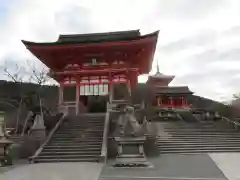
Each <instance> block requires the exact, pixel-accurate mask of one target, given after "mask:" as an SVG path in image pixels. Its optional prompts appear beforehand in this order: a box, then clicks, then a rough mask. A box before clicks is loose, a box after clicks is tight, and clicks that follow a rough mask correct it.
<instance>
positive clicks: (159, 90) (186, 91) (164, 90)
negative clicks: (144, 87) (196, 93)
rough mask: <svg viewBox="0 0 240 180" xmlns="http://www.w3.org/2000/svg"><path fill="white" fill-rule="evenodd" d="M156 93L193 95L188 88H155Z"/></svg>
mask: <svg viewBox="0 0 240 180" xmlns="http://www.w3.org/2000/svg"><path fill="white" fill-rule="evenodd" d="M154 91H155V93H157V94H192V92H191V91H190V90H189V88H188V86H178V87H155V88H154Z"/></svg>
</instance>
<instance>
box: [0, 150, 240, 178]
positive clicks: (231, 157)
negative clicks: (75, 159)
mask: <svg viewBox="0 0 240 180" xmlns="http://www.w3.org/2000/svg"><path fill="white" fill-rule="evenodd" d="M149 161H150V163H152V164H153V167H152V168H146V169H145V168H113V167H111V164H112V163H113V161H110V162H109V163H108V164H107V165H106V166H105V167H103V165H102V164H97V163H45V164H44V163H42V164H28V163H27V162H18V163H17V164H15V165H14V166H10V167H4V168H1V167H0V180H32V179H34V180H42V179H44V180H77V179H80V180H98V178H99V176H100V177H101V178H100V179H102V180H137V179H138V180H139V179H141V180H154V179H158V180H226V178H225V176H226V177H227V178H228V179H229V180H240V171H239V170H240V166H239V164H240V153H218V154H209V155H207V154H199V155H176V154H175V155H161V156H160V157H157V158H152V159H149ZM214 162H215V163H216V164H215V163H214ZM217 166H218V167H219V168H220V169H219V168H218V167H217ZM101 170H102V172H101ZM222 172H223V173H224V174H225V176H224V175H223V173H222ZM100 173H101V174H100Z"/></svg>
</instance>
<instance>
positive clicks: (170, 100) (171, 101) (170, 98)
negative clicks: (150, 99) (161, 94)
mask: <svg viewBox="0 0 240 180" xmlns="http://www.w3.org/2000/svg"><path fill="white" fill-rule="evenodd" d="M169 103H170V106H171V107H172V106H173V98H172V96H170V97H169Z"/></svg>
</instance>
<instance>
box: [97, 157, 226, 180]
mask: <svg viewBox="0 0 240 180" xmlns="http://www.w3.org/2000/svg"><path fill="white" fill-rule="evenodd" d="M149 161H150V162H151V163H152V164H153V165H154V167H153V168H148V169H144V168H113V167H111V166H110V165H111V162H109V165H107V166H105V167H104V168H103V171H102V173H101V179H102V180H103V179H106V180H113V179H114V180H120V179H121V180H122V179H125V180H128V179H141V180H145V179H148V180H149V179H162V180H165V179H168V180H175V179H178V180H179V179H181V180H190V179H194V180H203V179H204V180H226V178H225V176H224V175H223V173H222V172H221V171H220V170H219V169H218V167H217V166H216V165H215V163H214V162H213V161H212V159H211V158H210V157H209V156H208V155H207V154H201V155H200V154H199V155H176V154H175V155H161V156H160V157H158V158H154V159H149Z"/></svg>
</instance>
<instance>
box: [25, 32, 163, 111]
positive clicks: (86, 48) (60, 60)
mask: <svg viewBox="0 0 240 180" xmlns="http://www.w3.org/2000/svg"><path fill="white" fill-rule="evenodd" d="M157 39H158V31H156V32H153V33H151V34H147V35H141V34H140V32H139V30H132V31H119V32H109V33H94V34H75V35H60V36H59V38H58V40H57V41H56V42H50V43H36V42H29V41H22V42H23V44H24V45H25V46H26V47H27V49H28V50H29V51H30V52H31V53H33V54H34V55H35V56H36V57H37V58H38V59H40V60H41V61H42V62H43V63H44V64H45V65H46V66H47V67H48V68H50V75H51V77H53V78H54V79H55V80H57V82H58V83H59V84H60V88H59V104H60V105H64V106H66V107H68V108H71V109H72V110H73V111H74V112H75V113H76V114H78V113H79V111H81V107H82V106H81V105H82V104H83V101H84V100H85V99H86V97H87V96H104V95H105V96H108V95H109V99H110V101H111V100H112V99H113V97H112V96H113V90H112V89H113V88H112V87H113V84H124V85H126V87H127V88H128V91H129V93H130V94H131V91H132V89H134V88H135V87H136V85H137V83H138V75H140V74H147V73H149V71H150V69H151V65H152V60H153V56H154V52H155V48H156V43H157ZM65 94H68V96H65ZM69 94H70V96H69Z"/></svg>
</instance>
